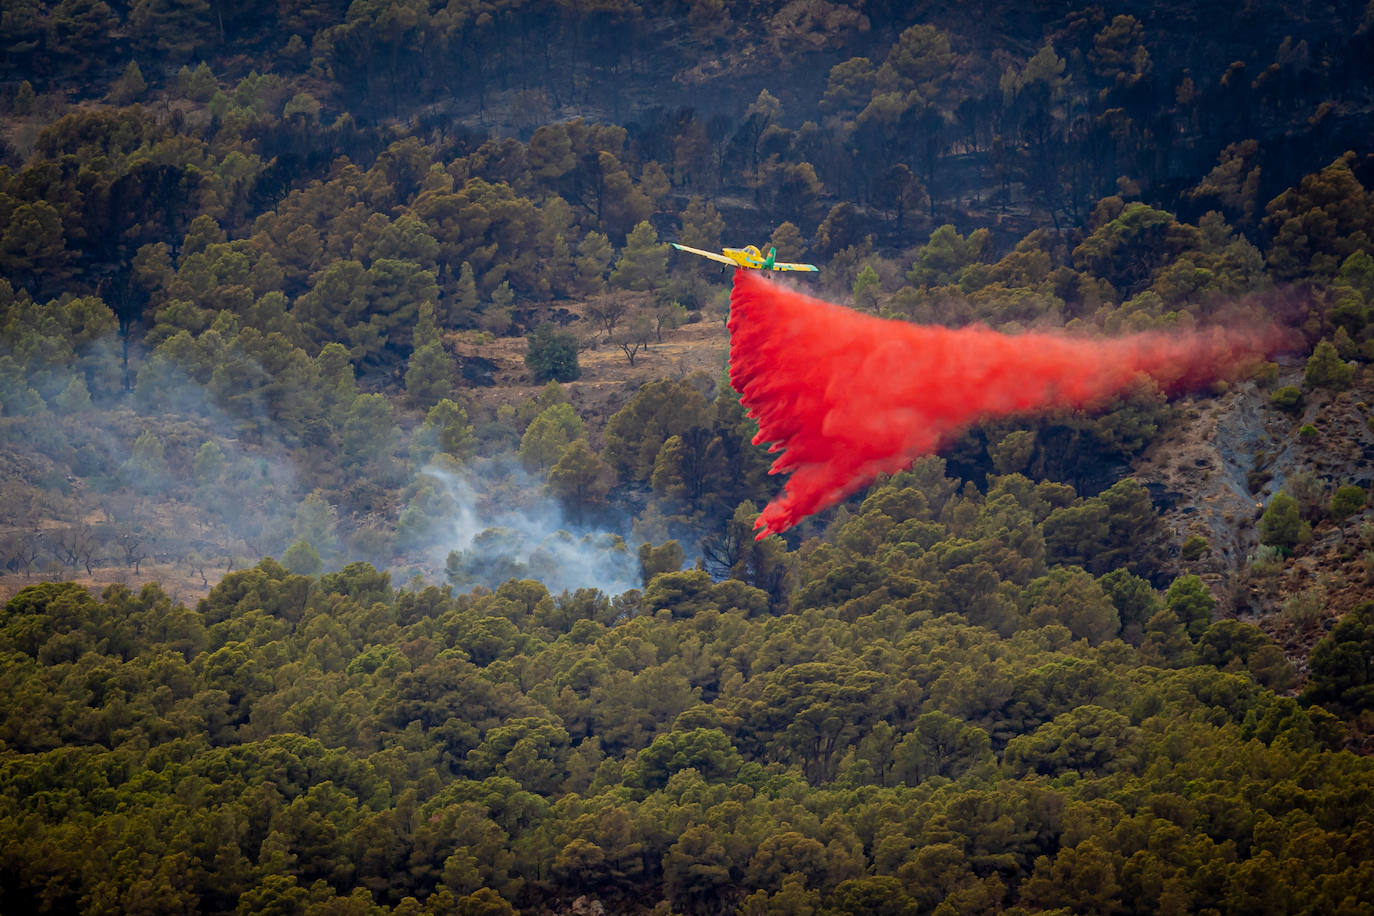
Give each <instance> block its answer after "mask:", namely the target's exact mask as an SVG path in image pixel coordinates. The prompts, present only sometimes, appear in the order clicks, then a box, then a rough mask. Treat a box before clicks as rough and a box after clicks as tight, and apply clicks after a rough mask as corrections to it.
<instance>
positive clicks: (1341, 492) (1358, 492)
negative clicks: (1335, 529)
mask: <svg viewBox="0 0 1374 916" xmlns="http://www.w3.org/2000/svg"><path fill="white" fill-rule="evenodd" d="M1368 499H1369V495H1368V494H1367V493H1365V491H1364V487H1359V486H1356V485H1355V484H1349V483H1348V484H1343V485H1341V486H1339V487H1337V488H1336V492H1335V493H1334V494H1333V495H1332V497H1331V510H1330V511H1331V517H1332V518H1334V519H1335V520H1336V521H1345V520H1346V519H1347V518H1349V517H1350V516H1352V515H1354V514H1355V513H1357V512H1359V511H1360V510H1362V509H1363V508H1364V507H1365V504H1366V503H1367V502H1368Z"/></svg>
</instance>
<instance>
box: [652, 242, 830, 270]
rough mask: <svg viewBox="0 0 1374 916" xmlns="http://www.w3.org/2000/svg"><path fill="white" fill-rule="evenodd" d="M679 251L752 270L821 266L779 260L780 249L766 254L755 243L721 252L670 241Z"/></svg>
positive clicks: (798, 268)
mask: <svg viewBox="0 0 1374 916" xmlns="http://www.w3.org/2000/svg"><path fill="white" fill-rule="evenodd" d="M669 244H670V245H672V246H673V247H674V248H676V249H677V250H678V251H686V252H690V253H691V254H699V255H701V256H702V257H703V258H710V259H711V260H712V261H719V262H720V263H722V264H733V265H734V266H735V267H747V268H749V269H751V270H807V271H812V272H819V271H820V268H819V267H817V266H816V265H815V264H791V263H788V262H787V261H779V260H777V257H778V250H777V249H776V248H769V249H768V254H767V255H766V256H765V255H764V254H763V252H761V251H759V250H758V248H756V247H755V246H753V245H745V246H744V247H743V248H724V249H722V250H721V251H719V252H715V251H702V250H701V249H700V248H688V247H687V246H686V245H679V244H678V243H677V242H670V243H669Z"/></svg>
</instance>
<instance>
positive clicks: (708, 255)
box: [668, 242, 739, 267]
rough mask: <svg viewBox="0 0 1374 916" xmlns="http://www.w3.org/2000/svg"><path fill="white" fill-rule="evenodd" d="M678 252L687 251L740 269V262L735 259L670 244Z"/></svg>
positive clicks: (673, 243)
mask: <svg viewBox="0 0 1374 916" xmlns="http://www.w3.org/2000/svg"><path fill="white" fill-rule="evenodd" d="M668 244H670V245H672V246H673V247H674V248H676V249H677V250H678V251H686V252H689V253H691V254H699V255H701V256H702V257H703V258H710V259H711V260H712V261H719V262H720V263H722V264H729V265H730V266H731V267H738V266H739V264H738V262H736V261H735V259H734V258H727V257H726V256H725V255H723V254H721V253H720V252H717V251H702V250H701V249H700V248H688V247H687V246H686V245H679V244H678V243H677V242H669V243H668Z"/></svg>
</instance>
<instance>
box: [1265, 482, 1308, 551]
mask: <svg viewBox="0 0 1374 916" xmlns="http://www.w3.org/2000/svg"><path fill="white" fill-rule="evenodd" d="M1309 534H1310V529H1309V528H1308V525H1307V523H1306V522H1304V521H1303V519H1302V516H1301V515H1299V514H1298V501H1297V500H1295V499H1294V498H1293V497H1291V496H1289V495H1288V494H1287V493H1285V492H1283V491H1282V490H1280V491H1279V492H1278V493H1275V494H1274V497H1273V498H1272V499H1270V500H1269V504H1268V505H1267V506H1265V507H1264V512H1263V513H1262V514H1261V515H1260V523H1259V539H1260V543H1261V544H1264V545H1267V546H1269V547H1277V548H1278V549H1279V550H1282V551H1284V552H1291V551H1292V550H1293V548H1294V547H1296V546H1297V545H1298V544H1300V543H1302V542H1303V541H1305V540H1306V539H1307V538H1308V536H1309Z"/></svg>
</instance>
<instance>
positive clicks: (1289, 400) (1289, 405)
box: [1269, 385, 1303, 413]
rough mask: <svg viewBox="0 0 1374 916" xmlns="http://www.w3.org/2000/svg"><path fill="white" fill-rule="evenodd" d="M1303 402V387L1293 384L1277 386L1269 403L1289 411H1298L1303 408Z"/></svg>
mask: <svg viewBox="0 0 1374 916" xmlns="http://www.w3.org/2000/svg"><path fill="white" fill-rule="evenodd" d="M1302 402H1303V398H1302V389H1301V388H1297V387H1294V386H1293V385H1284V386H1283V387H1282V388H1275V389H1274V393H1273V394H1271V395H1270V396H1269V403H1271V404H1273V405H1274V406H1275V407H1277V408H1278V409H1279V410H1283V411H1286V412H1288V413H1297V412H1298V410H1300V409H1301V408H1302Z"/></svg>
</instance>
